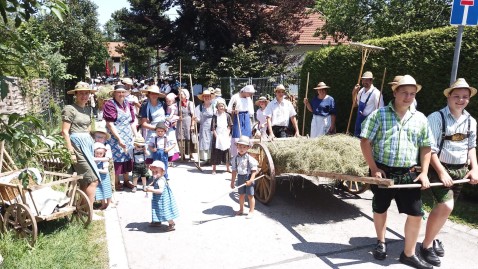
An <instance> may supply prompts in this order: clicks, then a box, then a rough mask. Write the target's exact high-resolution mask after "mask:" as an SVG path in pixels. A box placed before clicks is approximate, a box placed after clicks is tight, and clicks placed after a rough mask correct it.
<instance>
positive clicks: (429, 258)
mask: <svg viewBox="0 0 478 269" xmlns="http://www.w3.org/2000/svg"><path fill="white" fill-rule="evenodd" d="M420 255H421V256H422V258H423V259H424V260H425V261H426V262H428V263H429V264H432V265H435V266H440V265H441V261H440V258H439V257H438V256H437V254H436V253H435V250H434V249H433V247H430V248H424V247H423V244H422V245H421V246H420Z"/></svg>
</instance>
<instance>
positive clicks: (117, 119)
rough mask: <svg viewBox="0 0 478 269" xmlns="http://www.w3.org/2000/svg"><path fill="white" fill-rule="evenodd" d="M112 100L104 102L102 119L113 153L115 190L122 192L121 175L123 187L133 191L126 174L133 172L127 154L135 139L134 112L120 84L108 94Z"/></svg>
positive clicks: (131, 161)
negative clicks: (121, 176)
mask: <svg viewBox="0 0 478 269" xmlns="http://www.w3.org/2000/svg"><path fill="white" fill-rule="evenodd" d="M110 94H111V95H112V97H113V99H111V100H108V101H106V103H105V106H104V111H103V113H104V114H103V117H104V119H105V121H106V127H107V128H108V132H109V134H110V135H111V138H110V139H109V140H108V144H109V145H110V146H111V151H112V153H113V162H114V170H115V189H116V190H122V189H123V187H122V186H121V184H120V179H119V176H120V175H123V186H125V187H127V188H130V189H133V188H134V185H133V184H131V182H130V181H129V177H128V173H129V172H131V171H133V160H132V159H131V156H130V155H129V154H128V152H129V149H130V148H132V147H133V140H134V138H135V137H136V126H135V123H134V122H135V121H134V119H135V110H134V107H133V105H132V104H130V103H129V102H128V101H127V100H126V99H125V97H126V94H127V90H126V88H125V87H124V85H122V84H118V85H115V87H114V90H113V91H111V92H110Z"/></svg>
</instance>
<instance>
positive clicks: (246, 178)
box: [231, 135, 258, 219]
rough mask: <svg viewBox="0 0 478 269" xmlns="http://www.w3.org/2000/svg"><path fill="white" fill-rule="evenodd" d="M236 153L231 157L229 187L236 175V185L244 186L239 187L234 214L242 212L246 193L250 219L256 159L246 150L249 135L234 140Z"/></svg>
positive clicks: (248, 143) (248, 145) (248, 144)
mask: <svg viewBox="0 0 478 269" xmlns="http://www.w3.org/2000/svg"><path fill="white" fill-rule="evenodd" d="M236 146H237V155H236V156H234V157H232V160H231V168H232V176H231V189H234V186H235V185H234V183H235V181H236V175H237V185H238V186H240V185H242V184H244V183H246V186H243V187H241V188H239V189H238V190H237V191H238V192H239V211H236V216H240V215H242V214H244V201H245V198H246V194H247V199H248V200H249V214H248V215H247V217H246V218H248V219H250V218H252V217H253V216H254V207H255V205H256V200H255V199H254V178H255V177H256V173H257V165H258V163H257V160H256V159H254V158H253V157H251V156H250V155H249V154H248V153H247V151H248V150H249V148H250V141H249V137H247V136H244V135H243V136H241V137H240V138H239V140H238V141H237V142H236Z"/></svg>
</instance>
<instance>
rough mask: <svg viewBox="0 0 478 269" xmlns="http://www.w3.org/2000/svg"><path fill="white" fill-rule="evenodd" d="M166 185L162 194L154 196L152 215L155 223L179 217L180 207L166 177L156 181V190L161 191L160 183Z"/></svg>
mask: <svg viewBox="0 0 478 269" xmlns="http://www.w3.org/2000/svg"><path fill="white" fill-rule="evenodd" d="M160 180H161V181H162V183H164V190H163V193H161V194H153V199H152V200H151V213H152V221H153V222H164V221H168V220H173V219H176V218H178V217H179V211H178V207H177V206H176V200H175V199H174V195H173V192H172V191H171V188H170V187H169V184H168V182H167V181H166V179H165V178H164V177H161V178H160V179H158V180H155V181H154V189H159V184H158V183H159V181H160Z"/></svg>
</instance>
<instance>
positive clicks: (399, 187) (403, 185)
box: [379, 178, 470, 189]
mask: <svg viewBox="0 0 478 269" xmlns="http://www.w3.org/2000/svg"><path fill="white" fill-rule="evenodd" d="M467 182H470V180H469V179H468V178H464V179H459V180H453V184H461V183H467ZM436 186H443V182H433V183H430V187H436ZM421 187H422V184H399V185H393V186H388V187H387V186H379V188H385V189H411V188H421Z"/></svg>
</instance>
